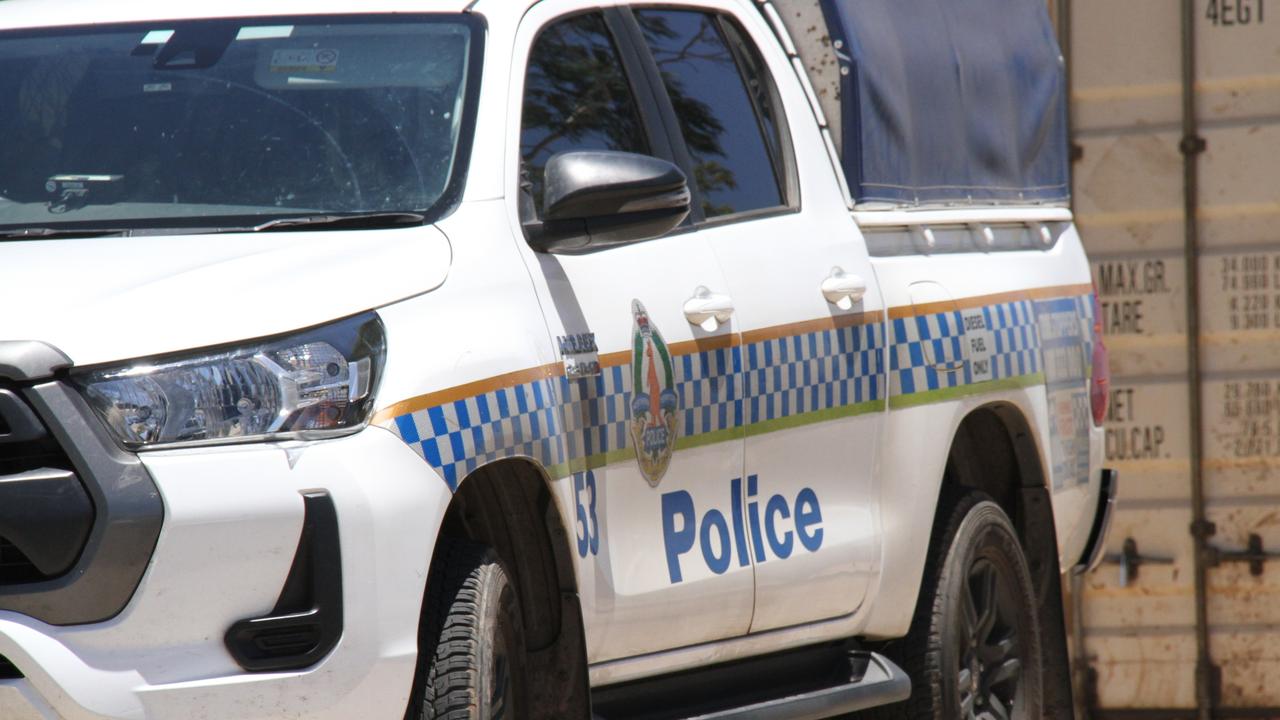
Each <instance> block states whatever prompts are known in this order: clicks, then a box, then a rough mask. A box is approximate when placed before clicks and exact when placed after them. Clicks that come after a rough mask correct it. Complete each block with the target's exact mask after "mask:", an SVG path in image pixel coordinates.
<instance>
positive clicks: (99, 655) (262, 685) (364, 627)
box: [0, 428, 450, 720]
mask: <svg viewBox="0 0 1280 720" xmlns="http://www.w3.org/2000/svg"><path fill="white" fill-rule="evenodd" d="M142 461H143V464H144V465H145V467H146V470H147V472H148V473H149V474H150V476H151V477H152V478H153V479H154V481H155V484H156V487H157V488H158V489H159V491H160V494H161V496H162V498H163V500H164V507H165V520H164V525H163V527H162V529H161V531H160V536H159V539H158V541H157V543H156V548H155V552H154V554H153V556H152V558H151V562H150V564H149V565H148V567H147V570H146V574H145V575H144V576H143V578H142V581H141V583H140V584H139V585H138V588H137V591H136V592H135V593H134V595H133V597H132V599H131V600H130V602H129V604H128V606H127V607H126V608H125V610H124V611H123V612H122V613H120V614H119V615H117V616H116V617H114V618H113V619H111V620H109V621H106V622H101V623H96V624H91V625H75V626H66V627H57V626H53V625H49V624H46V623H43V622H41V621H39V620H36V619H34V618H32V617H31V616H28V615H22V614H18V613H14V612H0V656H4V657H6V658H8V659H9V661H10V662H12V663H13V665H14V666H15V667H16V668H17V669H18V671H20V672H21V674H22V675H23V676H24V677H22V678H20V679H11V680H0V718H5V719H6V720H10V719H14V720H28V718H40V719H41V720H52V719H59V718H63V719H65V720H82V719H83V720H106V719H107V718H111V719H112V720H115V719H122V718H128V719H130V720H135V719H136V720H143V719H150V718H159V719H163V720H171V719H173V718H184V719H194V718H235V719H236V720H256V719H258V718H261V719H262V720H267V719H268V718H280V717H305V718H334V719H335V720H336V719H337V718H352V717H360V718H366V719H368V720H377V719H378V718H388V719H389V720H399V719H400V718H402V717H403V716H404V709H405V706H406V703H407V700H408V695H409V690H410V685H411V682H412V677H413V672H414V665H415V659H416V655H417V630H418V618H419V615H420V612H421V602H422V592H423V587H424V584H425V579H426V575H427V569H428V567H429V564H430V560H431V558H430V555H431V551H432V548H433V546H434V543H435V538H436V531H437V529H438V527H439V523H440V520H441V518H442V517H443V515H444V512H445V510H446V508H447V507H448V503H449V499H450V494H449V491H448V488H447V487H446V486H445V485H444V483H443V482H441V480H440V479H439V477H438V476H436V475H435V473H434V472H432V471H431V469H430V468H429V467H428V466H427V465H426V464H425V463H423V462H422V460H421V459H420V458H418V457H417V456H416V455H414V454H413V452H412V451H411V450H410V449H409V448H408V447H407V446H406V445H405V444H404V443H403V442H400V441H399V440H398V439H396V438H395V437H394V436H393V435H392V434H390V433H388V432H386V431H385V430H382V429H379V428H369V429H366V430H365V431H363V432H361V433H358V434H357V435H353V436H351V437H348V438H343V439H339V440H330V441H324V442H316V443H291V444H272V445H247V446H239V447H222V448H208V449H199V450H175V451H166V452H153V453H146V454H144V455H142ZM317 490H319V491H323V492H325V493H327V494H328V496H329V497H331V498H332V501H333V505H334V509H335V511H336V515H337V519H338V527H339V529H340V538H341V568H342V569H341V573H342V588H343V590H342V606H343V613H342V616H343V622H344V626H343V630H342V636H341V639H340V640H339V641H338V643H337V646H336V647H335V648H334V649H333V651H332V652H331V653H329V654H328V655H327V656H326V657H324V658H323V659H321V660H320V661H319V662H318V663H317V664H315V665H314V666H311V667H309V668H307V669H305V670H301V671H289V672H264V673H250V672H247V671H245V670H244V669H243V668H242V667H241V666H240V664H238V663H237V662H236V660H235V659H234V658H233V657H232V654H231V652H230V651H229V650H228V649H227V646H226V644H225V636H226V634H227V631H228V629H230V628H231V627H232V626H233V625H235V624H236V623H237V622H239V621H243V620H245V619H248V618H259V617H262V616H266V615H270V614H272V612H273V610H275V609H277V602H278V600H279V599H280V596H281V591H282V588H283V587H284V585H285V582H286V578H287V577H289V575H290V570H291V567H292V565H293V563H294V556H295V554H296V552H297V550H298V548H299V539H300V535H301V533H302V529H303V519H304V514H305V513H304V497H303V496H304V493H308V492H310V491H317Z"/></svg>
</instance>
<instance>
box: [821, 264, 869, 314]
mask: <svg viewBox="0 0 1280 720" xmlns="http://www.w3.org/2000/svg"><path fill="white" fill-rule="evenodd" d="M866 294H867V281H866V280H863V279H862V278H861V277H859V276H857V275H853V274H850V273H846V272H845V271H844V270H843V269H841V268H838V267H836V268H832V269H831V275H830V276H828V277H827V279H826V280H823V281H822V296H823V297H825V298H826V299H827V302H829V303H831V304H832V305H835V306H836V307H838V308H840V309H841V310H848V309H850V308H852V307H853V304H854V303H856V302H858V301H859V300H861V299H862V298H863V296H865V295H866Z"/></svg>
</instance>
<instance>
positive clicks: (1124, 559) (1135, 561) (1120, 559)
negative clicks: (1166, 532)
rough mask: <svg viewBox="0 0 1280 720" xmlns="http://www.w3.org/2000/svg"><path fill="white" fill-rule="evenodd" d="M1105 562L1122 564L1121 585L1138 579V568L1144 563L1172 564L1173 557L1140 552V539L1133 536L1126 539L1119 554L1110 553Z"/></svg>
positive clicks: (1126, 584)
mask: <svg viewBox="0 0 1280 720" xmlns="http://www.w3.org/2000/svg"><path fill="white" fill-rule="evenodd" d="M1103 562H1106V563H1108V564H1111V565H1119V566H1120V587H1129V584H1130V583H1131V582H1133V581H1134V580H1137V579H1138V569H1139V568H1141V567H1142V566H1143V565H1172V564H1173V558H1169V557H1159V556H1153V555H1143V554H1141V553H1139V552H1138V541H1137V540H1134V539H1133V538H1131V537H1127V538H1125V539H1124V546H1123V547H1122V548H1121V550H1120V553H1119V554H1114V553H1112V554H1108V555H1107V556H1106V557H1105V558H1104V559H1103Z"/></svg>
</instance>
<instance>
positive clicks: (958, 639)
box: [876, 494, 1044, 720]
mask: <svg viewBox="0 0 1280 720" xmlns="http://www.w3.org/2000/svg"><path fill="white" fill-rule="evenodd" d="M885 650H886V652H888V653H889V654H890V655H892V656H895V657H896V659H898V660H899V661H900V663H901V664H902V666H903V669H904V670H906V671H907V673H908V674H909V675H910V676H911V679H912V685H913V687H912V691H911V699H910V700H908V701H907V703H906V704H905V706H904V705H897V706H893V707H889V708H885V709H884V710H882V711H881V713H880V714H879V715H876V717H885V718H888V717H893V718H910V719H911V720H1039V718H1041V717H1042V714H1043V708H1044V705H1043V692H1042V686H1041V665H1042V662H1043V661H1042V656H1041V643H1040V628H1039V623H1038V620H1037V610H1036V601H1035V593H1034V590H1033V588H1032V584H1031V573H1030V572H1029V571H1028V569H1027V561H1026V557H1025V556H1024V554H1023V551H1022V545H1021V543H1019V541H1018V537H1017V534H1016V533H1015V532H1014V530H1013V526H1012V525H1011V524H1010V522H1009V518H1008V517H1006V516H1005V514H1004V511H1003V510H1001V509H1000V507H999V506H998V505H996V504H995V503H994V502H991V501H990V500H989V499H986V497H985V496H983V495H979V494H973V495H968V496H966V497H964V498H962V499H961V500H960V501H959V502H957V503H955V504H954V506H953V507H952V509H951V511H950V512H949V513H948V514H947V515H946V518H945V520H944V522H943V524H941V525H940V526H939V527H938V528H937V529H936V530H935V533H934V539H933V546H932V547H931V548H930V557H929V561H928V562H927V563H926V568H925V577H924V583H923V585H922V587H921V593H920V600H919V604H918V605H917V609H916V615H915V617H914V618H913V620H912V624H911V631H910V633H909V634H908V635H907V637H906V638H905V639H903V640H901V641H898V642H896V643H893V644H891V645H890V646H887V647H886V648H885Z"/></svg>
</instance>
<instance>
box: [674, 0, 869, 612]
mask: <svg viewBox="0 0 1280 720" xmlns="http://www.w3.org/2000/svg"><path fill="white" fill-rule="evenodd" d="M743 20H744V22H743V25H744V29H745V30H746V31H747V32H748V34H749V35H750V37H751V38H752V39H753V40H754V42H755V44H756V45H757V47H759V48H760V52H761V55H762V57H763V59H764V61H765V63H766V64H767V65H768V66H769V69H770V70H771V71H772V73H773V75H774V76H775V77H778V78H786V79H790V78H791V77H794V76H793V75H790V74H789V73H790V70H791V68H790V63H789V62H788V59H787V57H786V55H785V54H784V53H783V51H782V49H781V48H780V47H779V46H778V45H777V43H776V42H773V43H771V42H769V39H770V36H771V32H772V31H771V30H770V28H769V27H768V26H767V25H766V21H765V19H764V18H763V17H760V16H755V15H749V16H745V17H743ZM778 93H779V95H780V98H781V107H782V109H783V111H784V112H786V113H787V125H788V126H789V130H790V138H789V140H790V144H791V145H792V147H793V149H794V152H795V160H796V175H797V178H798V185H799V188H798V190H799V201H800V207H801V211H800V212H797V213H784V214H780V215H776V216H774V217H770V218H765V219H758V220H750V221H742V222H737V223H731V224H727V225H720V226H716V227H712V228H708V229H706V230H702V231H701V232H700V233H698V234H700V235H704V236H706V237H707V238H708V239H709V241H710V243H711V246H712V247H713V248H714V249H715V252H716V256H717V257H718V259H719V262H720V265H721V267H723V268H724V273H725V277H726V279H727V281H728V283H729V287H730V290H731V291H732V293H733V294H734V296H735V298H737V299H738V300H737V302H738V313H737V315H736V316H735V317H736V321H737V328H738V329H739V331H740V332H742V333H743V334H744V336H745V337H746V338H747V340H746V342H750V339H749V338H750V336H751V333H752V332H753V331H760V330H766V329H769V328H777V327H780V326H787V325H794V324H796V323H803V322H811V321H815V320H826V319H831V318H834V319H837V320H839V319H841V318H847V317H849V316H856V315H858V314H859V313H871V314H875V313H879V312H881V311H882V310H883V308H884V305H883V301H882V300H881V298H880V291H879V288H878V287H876V285H875V271H874V270H873V269H872V267H871V264H870V262H868V259H867V251H866V246H865V244H864V243H863V241H862V236H861V233H859V232H858V229H857V228H856V227H855V226H853V224H852V223H850V222H849V216H848V213H847V212H846V210H845V207H844V202H843V199H842V197H841V196H840V194H839V186H838V185H837V183H836V182H835V173H834V172H833V171H832V166H831V163H830V162H829V161H828V159H827V155H826V148H825V145H824V143H823V139H822V136H821V134H820V133H819V131H818V126H817V125H816V124H815V123H814V122H812V119H811V117H809V116H808V113H807V112H806V110H805V108H806V107H807V100H806V97H805V95H804V93H803V92H802V90H801V88H800V87H799V86H798V84H797V83H795V82H779V88H778ZM833 275H835V276H837V277H839V276H844V277H854V278H856V279H858V280H860V284H861V286H862V290H863V292H864V293H865V294H864V295H863V296H862V297H861V300H860V302H859V303H858V304H857V305H856V306H852V304H851V307H849V308H847V309H840V308H838V307H835V306H833V305H832V303H831V302H830V301H829V299H828V297H827V296H826V295H825V294H824V290H825V289H826V287H825V286H827V283H828V281H829V280H830V278H831V277H832V276H833ZM851 284H852V285H853V286H854V287H853V288H850V289H849V290H848V292H853V291H854V290H856V287H857V285H858V284H859V283H856V282H855V283H851ZM787 334H788V335H791V334H794V332H792V333H787ZM743 369H744V371H745V372H747V373H750V372H751V370H752V369H753V366H752V364H751V361H750V359H749V357H747V356H746V354H745V353H744V357H743ZM879 380H880V381H881V382H883V380H884V378H883V376H881V377H880V378H879ZM753 390H756V391H763V390H764V388H762V387H753V385H752V384H751V383H748V385H747V386H746V391H747V392H748V393H751V392H752V391H753ZM883 419H884V415H883V414H882V413H880V412H870V413H867V414H863V415H856V416H853V417H845V418H840V419H837V420H831V421H827V422H821V423H815V424H810V425H804V426H801V427H797V428H791V429H787V430H780V431H776V432H770V433H765V434H760V435H752V436H749V437H748V438H747V443H746V453H747V454H746V473H747V475H748V476H752V475H754V476H757V477H758V478H759V484H760V491H759V495H760V497H759V499H758V502H759V503H760V508H761V511H762V512H763V511H764V510H765V501H766V500H768V499H769V498H770V497H771V496H772V495H774V494H775V493H777V494H780V495H781V496H782V497H783V498H785V499H787V500H789V501H791V502H792V503H793V504H794V500H795V498H797V496H798V493H799V492H801V491H802V490H803V489H805V488H810V489H811V490H812V491H813V492H814V493H816V497H817V498H818V500H819V502H820V503H821V512H822V529H823V533H824V537H823V542H822V545H821V546H820V547H819V549H818V550H817V551H816V552H808V551H806V550H805V549H804V548H803V547H801V546H800V543H799V542H798V538H797V539H796V542H795V547H794V549H793V551H792V554H791V556H790V557H788V558H787V559H786V560H779V559H777V558H776V557H774V556H773V555H772V554H769V559H768V560H767V561H766V562H764V563H760V564H758V565H757V567H756V603H755V614H754V618H753V620H752V622H751V631H752V632H753V633H757V632H761V631H764V630H771V629H775V628H781V627H787V626H790V625H799V624H802V623H806V622H812V621H814V620H819V619H827V618H833V617H839V616H844V615H850V614H852V613H853V611H854V610H856V609H857V608H858V607H859V605H861V603H862V600H863V598H864V596H865V593H866V589H867V586H868V585H869V583H870V582H871V578H872V577H874V575H875V573H876V572H877V571H878V570H879V568H878V564H879V555H880V532H879V517H878V513H877V508H876V505H875V502H874V497H875V493H874V487H875V484H876V483H877V481H878V479H879V477H880V474H881V473H880V470H881V465H880V463H879V453H878V447H877V445H878V440H879V434H880V430H881V427H882V424H883ZM748 420H750V418H748ZM794 520H795V518H794V516H793V517H791V518H789V519H780V520H778V526H777V528H776V529H775V532H777V533H778V534H783V533H785V532H788V531H789V530H790V529H792V528H793V527H794ZM765 535H766V538H765V539H766V540H768V539H769V537H768V529H767V527H766V528H765ZM767 554H768V553H767Z"/></svg>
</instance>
